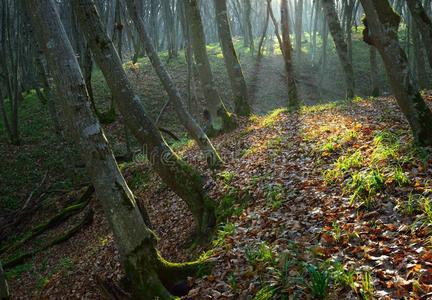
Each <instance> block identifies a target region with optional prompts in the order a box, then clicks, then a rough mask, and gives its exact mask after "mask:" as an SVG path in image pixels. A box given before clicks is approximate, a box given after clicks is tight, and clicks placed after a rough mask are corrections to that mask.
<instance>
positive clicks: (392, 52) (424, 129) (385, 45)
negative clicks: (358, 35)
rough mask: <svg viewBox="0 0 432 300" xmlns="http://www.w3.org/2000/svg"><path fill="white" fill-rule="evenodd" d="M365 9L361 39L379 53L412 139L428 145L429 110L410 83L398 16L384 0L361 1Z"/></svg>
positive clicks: (430, 133)
mask: <svg viewBox="0 0 432 300" xmlns="http://www.w3.org/2000/svg"><path fill="white" fill-rule="evenodd" d="M361 3H362V5H363V8H364V10H365V12H366V19H365V20H364V23H365V30H364V32H363V39H364V41H365V42H366V43H368V44H370V45H373V46H374V47H376V48H377V50H378V51H379V52H380V54H381V57H382V59H383V61H384V65H385V68H386V71H387V76H388V78H389V83H390V86H391V88H392V90H393V94H394V95H395V97H396V100H397V102H398V104H399V106H400V108H401V110H402V112H403V114H404V115H405V117H406V118H407V120H408V123H409V124H410V126H411V130H412V132H413V135H414V140H415V141H416V142H417V143H419V144H421V145H432V112H431V110H430V109H429V108H428V107H427V105H426V103H425V101H424V100H423V98H422V96H421V94H420V91H419V90H418V89H417V88H416V84H415V83H414V82H413V78H412V75H411V71H410V69H409V63H408V58H407V56H406V54H405V52H404V50H403V49H402V47H401V45H400V44H399V38H398V29H399V24H400V21H401V18H400V16H399V15H397V14H396V13H395V12H394V11H393V9H392V7H391V6H390V4H389V2H388V1H387V0H380V1H373V0H361Z"/></svg>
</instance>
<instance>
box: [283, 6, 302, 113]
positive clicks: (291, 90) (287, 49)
mask: <svg viewBox="0 0 432 300" xmlns="http://www.w3.org/2000/svg"><path fill="white" fill-rule="evenodd" d="M281 28H282V44H281V49H283V51H282V53H283V57H284V61H285V71H286V73H287V79H288V107H289V108H290V109H297V108H298V106H299V105H300V103H299V99H298V94H297V85H296V82H295V75H294V65H293V58H292V43H291V38H290V28H289V23H288V1H287V0H281Z"/></svg>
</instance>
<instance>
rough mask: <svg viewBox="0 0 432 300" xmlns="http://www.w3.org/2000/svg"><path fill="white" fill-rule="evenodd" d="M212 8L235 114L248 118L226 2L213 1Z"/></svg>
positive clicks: (244, 83) (243, 80)
mask: <svg viewBox="0 0 432 300" xmlns="http://www.w3.org/2000/svg"><path fill="white" fill-rule="evenodd" d="M214 7H215V12H216V21H217V25H218V31H219V39H220V41H221V45H222V52H223V56H224V60H225V66H226V69H227V71H228V76H229V78H230V83H231V88H232V91H233V94H234V107H235V112H236V114H238V115H240V116H248V115H250V113H251V109H250V106H249V103H248V92H247V87H246V81H245V78H244V75H243V70H242V67H241V65H240V62H239V59H238V57H237V53H236V50H235V48H234V44H233V41H232V37H231V28H230V24H229V20H228V8H227V5H226V0H214Z"/></svg>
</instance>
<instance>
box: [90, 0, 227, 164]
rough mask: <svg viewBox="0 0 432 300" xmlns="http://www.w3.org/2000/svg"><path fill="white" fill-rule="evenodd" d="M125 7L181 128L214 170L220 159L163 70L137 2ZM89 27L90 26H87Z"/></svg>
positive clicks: (128, 2)
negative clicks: (193, 141)
mask: <svg viewBox="0 0 432 300" xmlns="http://www.w3.org/2000/svg"><path fill="white" fill-rule="evenodd" d="M126 2H127V6H128V10H129V14H130V15H131V17H132V20H133V22H134V24H135V27H136V29H137V31H138V34H139V35H140V38H141V41H142V43H143V45H144V48H145V50H146V52H147V55H148V57H149V59H150V62H151V64H152V66H153V68H154V69H155V71H156V73H157V75H158V77H159V79H160V81H161V83H162V85H163V86H164V88H165V90H166V92H167V93H168V96H169V98H170V101H171V102H172V103H173V104H174V106H175V109H176V112H177V115H178V117H179V119H180V121H181V122H182V124H183V126H184V127H185V128H186V130H187V131H188V133H189V134H190V135H191V137H192V138H193V139H194V140H195V141H196V142H197V144H198V146H199V147H200V148H201V150H202V151H203V153H204V155H205V157H206V160H207V163H208V165H209V167H210V168H216V167H218V166H220V165H222V159H221V158H220V157H219V154H218V153H217V151H216V150H215V148H214V147H213V145H212V143H211V142H210V140H209V138H208V137H207V135H206V133H205V132H204V131H203V130H202V128H201V127H200V126H199V125H198V123H197V122H196V121H195V119H194V118H193V117H192V116H191V114H190V113H189V111H188V110H187V109H186V107H185V104H184V100H183V97H182V96H181V94H180V92H179V90H178V88H177V86H176V83H175V82H174V80H173V79H172V77H171V76H170V74H169V73H168V72H167V70H166V69H165V67H164V65H163V64H162V62H161V60H160V58H159V56H158V54H157V52H156V50H155V49H154V47H153V45H152V43H151V40H150V37H149V35H148V33H147V31H146V29H145V25H144V21H143V20H142V18H141V17H140V16H139V14H138V10H137V1H136V0H127V1H126ZM89 25H90V24H89Z"/></svg>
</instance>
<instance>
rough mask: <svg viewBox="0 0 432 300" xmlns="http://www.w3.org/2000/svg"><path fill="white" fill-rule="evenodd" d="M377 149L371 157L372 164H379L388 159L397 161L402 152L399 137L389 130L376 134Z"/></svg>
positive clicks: (375, 143)
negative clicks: (400, 151)
mask: <svg viewBox="0 0 432 300" xmlns="http://www.w3.org/2000/svg"><path fill="white" fill-rule="evenodd" d="M374 145H375V149H374V151H373V153H372V156H371V162H372V163H379V162H383V161H386V160H388V159H397V158H398V155H399V150H400V146H401V144H400V140H399V136H398V135H397V134H395V133H393V132H391V131H389V130H383V131H380V132H376V133H375V137H374Z"/></svg>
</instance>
